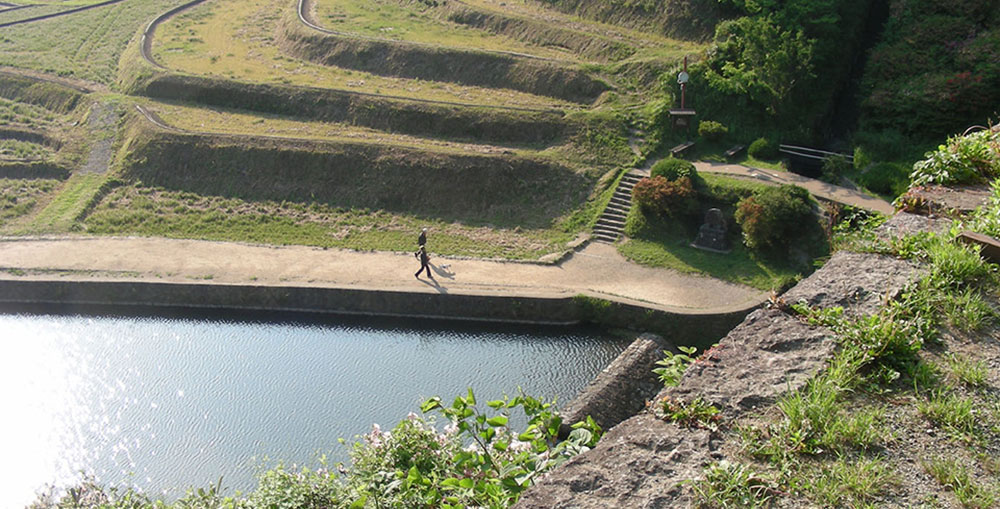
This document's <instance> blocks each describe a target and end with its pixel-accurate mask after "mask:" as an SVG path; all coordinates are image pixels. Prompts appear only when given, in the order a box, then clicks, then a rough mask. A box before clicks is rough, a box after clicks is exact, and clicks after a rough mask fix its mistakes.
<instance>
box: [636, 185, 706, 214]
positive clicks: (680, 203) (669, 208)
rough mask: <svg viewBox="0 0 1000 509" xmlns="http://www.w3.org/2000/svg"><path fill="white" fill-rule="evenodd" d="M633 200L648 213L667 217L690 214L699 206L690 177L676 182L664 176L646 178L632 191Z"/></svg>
mask: <svg viewBox="0 0 1000 509" xmlns="http://www.w3.org/2000/svg"><path fill="white" fill-rule="evenodd" d="M632 200H633V201H634V202H635V203H636V204H637V205H638V206H639V207H640V208H642V209H644V210H646V211H651V212H654V213H656V214H659V215H662V216H667V217H676V216H679V215H683V214H687V213H690V212H691V211H692V210H693V209H694V207H695V206H696V205H697V203H696V201H695V192H694V185H693V184H692V183H691V179H690V178H688V177H680V178H678V179H677V180H675V181H670V180H667V179H666V178H664V177H662V176H655V177H652V178H644V179H642V180H640V181H639V182H638V183H637V184H636V185H635V188H633V189H632Z"/></svg>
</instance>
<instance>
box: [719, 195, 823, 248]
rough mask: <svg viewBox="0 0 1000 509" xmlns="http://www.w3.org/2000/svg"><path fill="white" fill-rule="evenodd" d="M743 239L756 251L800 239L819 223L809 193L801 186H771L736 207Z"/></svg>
mask: <svg viewBox="0 0 1000 509" xmlns="http://www.w3.org/2000/svg"><path fill="white" fill-rule="evenodd" d="M736 223H737V224H739V225H740V228H742V229H743V240H744V242H745V243H746V245H747V247H749V248H751V249H754V250H765V251H766V250H771V249H775V248H778V247H782V246H785V245H787V244H788V243H790V242H791V241H793V240H795V239H797V238H800V237H801V236H802V235H803V234H805V233H806V232H807V226H808V225H809V224H810V223H815V220H814V219H813V210H812V205H811V202H810V197H809V192H808V191H806V190H805V189H802V188H801V187H796V186H789V185H783V186H780V187H768V188H765V189H762V190H760V191H758V192H756V193H754V194H753V195H752V196H749V197H747V198H744V199H743V200H741V201H740V203H739V204H738V205H737V207H736Z"/></svg>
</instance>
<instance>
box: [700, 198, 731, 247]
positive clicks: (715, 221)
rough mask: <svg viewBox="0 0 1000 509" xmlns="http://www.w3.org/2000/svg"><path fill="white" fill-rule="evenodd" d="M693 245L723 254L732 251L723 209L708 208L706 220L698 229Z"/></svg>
mask: <svg viewBox="0 0 1000 509" xmlns="http://www.w3.org/2000/svg"><path fill="white" fill-rule="evenodd" d="M691 247H696V248H698V249H704V250H705V251H712V252H715V253H723V254H725V253H728V252H729V251H730V248H729V239H728V237H727V236H726V218H725V217H724V216H723V215H722V211H721V210H719V209H716V208H711V209H708V212H706V213H705V222H704V224H702V225H701V228H699V229H698V237H697V238H695V239H694V242H692V243H691Z"/></svg>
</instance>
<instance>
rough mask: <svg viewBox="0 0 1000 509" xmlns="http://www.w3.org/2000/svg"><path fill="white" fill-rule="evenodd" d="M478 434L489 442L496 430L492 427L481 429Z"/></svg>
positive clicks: (495, 434)
mask: <svg viewBox="0 0 1000 509" xmlns="http://www.w3.org/2000/svg"><path fill="white" fill-rule="evenodd" d="M479 436H481V437H483V438H484V439H485V440H486V441H487V442H489V441H490V440H493V437H495V436H497V430H495V429H493V428H486V429H484V430H483V432H482V433H480V434H479Z"/></svg>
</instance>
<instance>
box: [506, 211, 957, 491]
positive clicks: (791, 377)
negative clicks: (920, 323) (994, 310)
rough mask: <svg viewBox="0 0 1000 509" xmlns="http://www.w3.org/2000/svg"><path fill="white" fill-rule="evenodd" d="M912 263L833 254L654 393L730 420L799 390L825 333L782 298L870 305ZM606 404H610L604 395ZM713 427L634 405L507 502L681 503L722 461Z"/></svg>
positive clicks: (828, 342) (892, 288)
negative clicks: (699, 404) (690, 483)
mask: <svg viewBox="0 0 1000 509" xmlns="http://www.w3.org/2000/svg"><path fill="white" fill-rule="evenodd" d="M943 225H944V224H943V223H942V222H939V221H932V220H926V219H923V218H918V217H916V216H912V215H909V214H899V215H897V216H895V217H894V218H892V219H891V220H890V221H889V223H887V225H885V226H884V227H883V228H882V234H883V235H898V234H904V233H912V232H913V231H915V230H928V229H932V230H940V229H941V228H942V226H943ZM921 274H922V269H921V268H920V267H918V266H917V265H915V264H913V263H910V262H907V261H903V260H898V259H895V258H892V257H888V256H882V255H876V254H859V253H851V252H838V253H836V254H835V255H834V256H833V257H832V258H831V259H830V261H829V262H828V263H827V264H826V265H824V266H823V268H822V269H820V270H818V271H816V272H815V273H813V274H812V275H811V276H810V277H808V278H807V279H805V280H803V281H802V282H800V283H799V284H798V285H796V286H795V287H794V288H792V289H791V290H789V291H788V292H786V293H785V294H784V295H783V296H781V297H780V298H779V299H777V300H776V301H775V302H774V303H773V304H774V305H772V306H771V307H769V308H767V309H759V310H757V311H754V312H752V313H751V314H749V315H748V316H747V317H746V319H745V320H743V322H742V323H740V324H739V325H738V326H737V327H736V328H734V329H733V330H732V331H730V332H729V333H728V334H727V335H726V336H725V337H724V338H723V339H722V340H721V341H720V342H719V344H718V346H716V347H714V348H712V349H711V350H710V351H708V352H707V353H706V355H705V356H703V357H702V358H701V359H700V360H699V361H697V362H696V363H695V364H693V365H692V366H691V367H690V368H689V369H688V370H687V372H686V373H685V374H684V377H683V378H682V379H681V381H680V384H679V385H678V386H677V387H668V388H666V389H663V390H662V391H660V393H659V394H657V396H656V397H655V400H659V399H661V398H666V397H670V398H674V399H683V400H687V401H691V400H692V399H694V398H697V397H700V398H702V399H703V400H704V401H705V402H707V403H711V404H713V405H715V406H716V407H718V408H719V409H720V410H721V415H722V417H723V420H724V421H726V422H733V421H734V420H735V419H738V418H739V417H741V416H743V415H744V414H746V413H748V412H751V411H754V410H755V409H758V408H761V407H764V406H768V405H771V404H773V403H775V402H776V401H777V399H778V398H779V397H780V396H781V395H782V394H785V393H786V392H789V391H795V390H799V389H800V388H802V387H803V386H804V384H805V383H806V382H807V381H808V380H809V379H810V378H812V377H813V376H814V375H815V374H816V373H817V372H818V371H819V370H820V369H822V368H823V367H824V366H825V364H826V361H827V360H828V359H829V358H830V356H831V354H832V352H833V348H834V336H833V334H832V333H831V332H830V331H829V330H827V329H826V328H824V327H819V326H812V325H809V324H807V323H805V322H803V321H801V320H799V319H797V318H796V317H794V316H793V315H791V314H789V313H787V312H785V311H783V309H784V307H785V306H784V304H785V303H793V302H799V301H805V302H808V303H809V304H812V305H815V306H824V307H828V306H842V307H844V309H845V312H846V313H848V314H854V315H860V314H866V313H871V312H872V311H874V310H875V309H876V307H877V306H878V305H879V304H881V303H883V302H885V301H886V300H888V299H892V298H894V297H895V296H896V295H897V294H898V293H899V292H900V291H901V290H902V289H903V287H904V285H906V284H907V283H908V282H911V281H914V280H916V279H917V278H919V277H920V275H921ZM606 403H607V404H612V402H606ZM724 440H725V436H724V434H723V433H721V432H719V431H710V430H706V429H696V428H684V427H681V426H679V425H677V424H675V423H669V422H666V421H664V420H661V419H659V418H657V417H655V416H654V415H653V414H652V413H650V412H648V411H644V412H640V413H639V414H638V415H636V416H634V417H631V418H629V419H627V420H625V421H624V422H622V423H621V424H619V425H617V426H615V427H614V428H612V429H611V430H610V431H609V432H608V433H607V434H606V435H605V436H604V437H603V438H602V439H601V442H600V443H599V444H598V445H597V447H595V448H594V449H593V450H591V451H588V452H586V453H584V454H581V455H579V456H577V457H576V458H574V459H572V460H571V461H569V462H567V463H566V464H564V465H562V466H561V467H560V468H558V469H557V470H555V471H553V472H551V473H549V474H548V475H547V476H546V477H544V478H543V479H542V480H540V481H539V482H538V483H537V484H536V485H535V486H533V487H532V488H531V489H530V490H528V491H527V492H526V493H525V494H524V495H523V496H522V498H521V500H520V501H519V502H518V504H517V505H515V507H516V508H519V509H542V508H545V509H550V508H575V509H587V508H594V509H598V508H602V509H603V508H608V507H616V508H631V507H642V508H654V507H687V506H689V505H691V503H692V500H691V496H690V489H688V488H686V485H685V484H684V481H687V480H691V479H699V478H701V476H702V470H703V468H704V467H706V466H708V465H709V464H711V463H713V462H716V461H720V460H723V459H726V454H725V452H724V449H723V448H722V443H723V442H724Z"/></svg>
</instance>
